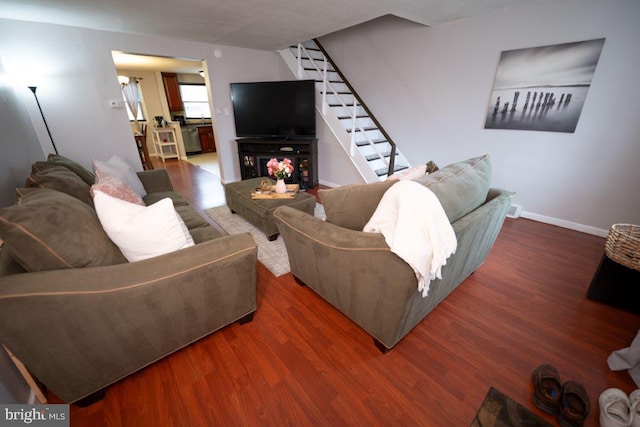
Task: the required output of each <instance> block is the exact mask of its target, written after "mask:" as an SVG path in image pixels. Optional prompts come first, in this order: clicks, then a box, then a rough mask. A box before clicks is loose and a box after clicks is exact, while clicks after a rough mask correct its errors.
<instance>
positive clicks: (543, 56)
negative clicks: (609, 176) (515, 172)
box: [484, 38, 605, 133]
mask: <svg viewBox="0 0 640 427" xmlns="http://www.w3.org/2000/svg"><path fill="white" fill-rule="evenodd" d="M604 40H605V39H604V38H602V39H594V40H586V41H580V42H572V43H562V44H556V45H550V46H539V47H530V48H525V49H515V50H505V51H502V53H501V54H500V60H499V62H498V68H497V70H496V76H495V80H494V84H493V90H492V92H491V98H490V100H489V106H488V109H487V117H486V121H485V125H484V127H485V129H517V130H534V131H547V132H568V133H572V132H575V130H576V126H577V125H578V119H579V118H580V113H581V112H582V107H583V106H584V103H585V100H586V98H587V92H588V91H589V88H590V87H591V80H592V78H593V75H594V73H595V70H596V65H597V64H598V60H599V58H600V52H601V51H602V47H603V46H604Z"/></svg>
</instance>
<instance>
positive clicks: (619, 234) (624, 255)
mask: <svg viewBox="0 0 640 427" xmlns="http://www.w3.org/2000/svg"><path fill="white" fill-rule="evenodd" d="M605 253H606V254H607V256H608V257H609V258H611V259H612V260H613V261H615V262H617V263H618V264H622V265H624V266H625V267H628V268H632V269H634V270H638V271H640V225H632V224H614V225H613V226H612V227H611V229H610V230H609V235H608V236H607V242H606V244H605Z"/></svg>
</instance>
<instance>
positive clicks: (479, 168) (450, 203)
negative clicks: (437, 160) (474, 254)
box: [416, 154, 491, 223]
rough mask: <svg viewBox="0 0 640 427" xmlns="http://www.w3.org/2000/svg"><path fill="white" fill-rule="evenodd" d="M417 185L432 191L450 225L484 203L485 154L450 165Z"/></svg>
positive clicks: (487, 175) (486, 186)
mask: <svg viewBox="0 0 640 427" xmlns="http://www.w3.org/2000/svg"><path fill="white" fill-rule="evenodd" d="M416 181H417V182H419V183H421V184H422V185H424V186H426V187H427V188H428V189H429V190H431V191H433V193H434V194H435V195H436V196H437V197H438V200H439V201H440V203H441V204H442V207H443V209H444V211H445V212H446V213H447V217H448V218H449V221H450V222H452V223H453V222H455V221H457V220H458V219H459V218H462V217H463V216H465V215H466V214H468V213H469V212H471V211H472V210H474V209H476V208H477V207H478V206H480V205H481V204H483V203H484V202H485V201H486V200H487V195H488V194H489V186H490V185H491V161H490V159H489V155H488V154H485V155H484V156H481V157H475V158H472V159H469V160H465V161H463V162H458V163H453V164H450V165H449V166H446V167H444V168H442V169H439V170H437V171H435V172H433V173H430V174H428V175H425V176H423V177H422V178H418V179H416Z"/></svg>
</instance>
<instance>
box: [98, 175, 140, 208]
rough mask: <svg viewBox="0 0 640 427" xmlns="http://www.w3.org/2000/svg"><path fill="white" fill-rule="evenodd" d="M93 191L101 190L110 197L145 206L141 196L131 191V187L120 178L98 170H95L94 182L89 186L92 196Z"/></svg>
mask: <svg viewBox="0 0 640 427" xmlns="http://www.w3.org/2000/svg"><path fill="white" fill-rule="evenodd" d="M94 191H102V192H103V193H105V194H108V195H110V196H111V197H116V198H118V199H120V200H125V201H127V202H129V203H135V204H136V205H140V206H145V203H144V201H143V200H142V197H140V196H139V195H138V193H136V192H135V191H133V190H132V189H131V187H129V186H128V185H127V184H125V183H124V182H123V181H122V180H121V179H120V178H116V177H115V176H111V175H106V174H104V173H102V172H100V171H96V183H95V184H93V185H92V186H91V196H92V197H93V194H94Z"/></svg>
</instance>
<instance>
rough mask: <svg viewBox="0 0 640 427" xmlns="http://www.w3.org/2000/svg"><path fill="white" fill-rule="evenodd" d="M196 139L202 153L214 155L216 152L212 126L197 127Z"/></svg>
mask: <svg viewBox="0 0 640 427" xmlns="http://www.w3.org/2000/svg"><path fill="white" fill-rule="evenodd" d="M198 137H199V138H200V147H201V149H202V152H203V153H214V152H215V151H216V139H215V137H214V136H213V127H212V126H198Z"/></svg>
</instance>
